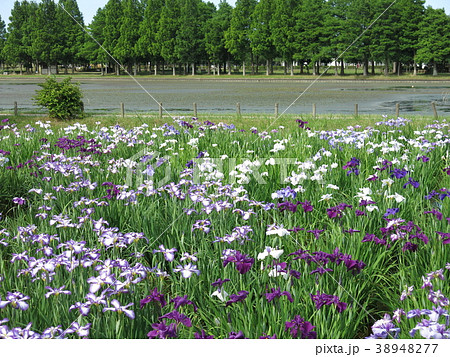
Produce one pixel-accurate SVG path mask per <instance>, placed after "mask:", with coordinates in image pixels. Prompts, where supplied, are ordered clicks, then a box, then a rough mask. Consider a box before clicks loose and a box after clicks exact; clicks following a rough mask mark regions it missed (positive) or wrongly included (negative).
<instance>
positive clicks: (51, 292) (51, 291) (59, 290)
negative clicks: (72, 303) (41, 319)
mask: <svg viewBox="0 0 450 357" xmlns="http://www.w3.org/2000/svg"><path fill="white" fill-rule="evenodd" d="M65 287H66V286H65V285H63V286H61V287H60V288H56V289H53V288H52V287H50V286H46V287H45V288H46V289H47V290H49V291H48V293H46V294H45V297H46V298H47V299H48V298H49V297H50V296H51V295H55V296H58V295H59V294H65V295H71V294H72V293H71V292H70V291H69V290H64V288H65Z"/></svg>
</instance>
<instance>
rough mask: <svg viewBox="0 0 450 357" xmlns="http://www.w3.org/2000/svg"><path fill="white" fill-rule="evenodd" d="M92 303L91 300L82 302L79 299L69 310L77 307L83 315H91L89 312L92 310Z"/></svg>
mask: <svg viewBox="0 0 450 357" xmlns="http://www.w3.org/2000/svg"><path fill="white" fill-rule="evenodd" d="M91 305H92V304H91V303H90V302H86V303H84V304H83V303H82V302H80V301H78V302H76V303H75V304H73V305H71V306H70V307H69V311H70V310H73V309H77V310H78V312H79V313H80V314H81V315H83V316H87V315H89V312H90V311H91Z"/></svg>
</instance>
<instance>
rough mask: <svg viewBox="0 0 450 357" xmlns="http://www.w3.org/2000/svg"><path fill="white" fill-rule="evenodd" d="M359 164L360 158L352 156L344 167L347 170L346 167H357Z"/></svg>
mask: <svg viewBox="0 0 450 357" xmlns="http://www.w3.org/2000/svg"><path fill="white" fill-rule="evenodd" d="M359 164H360V161H359V159H357V158H356V157H352V158H351V159H350V161H348V162H347V163H346V164H345V165H344V166H342V168H343V169H344V170H346V169H348V168H350V167H356V166H359Z"/></svg>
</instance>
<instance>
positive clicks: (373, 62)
mask: <svg viewBox="0 0 450 357" xmlns="http://www.w3.org/2000/svg"><path fill="white" fill-rule="evenodd" d="M371 62H372V75H375V61H374V60H372V61H371Z"/></svg>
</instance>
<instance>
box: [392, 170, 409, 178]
mask: <svg viewBox="0 0 450 357" xmlns="http://www.w3.org/2000/svg"><path fill="white" fill-rule="evenodd" d="M408 172H409V171H407V170H405V169H393V170H391V172H390V176H391V177H395V178H397V179H401V178H403V177H405V176H406V175H407V174H408Z"/></svg>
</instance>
